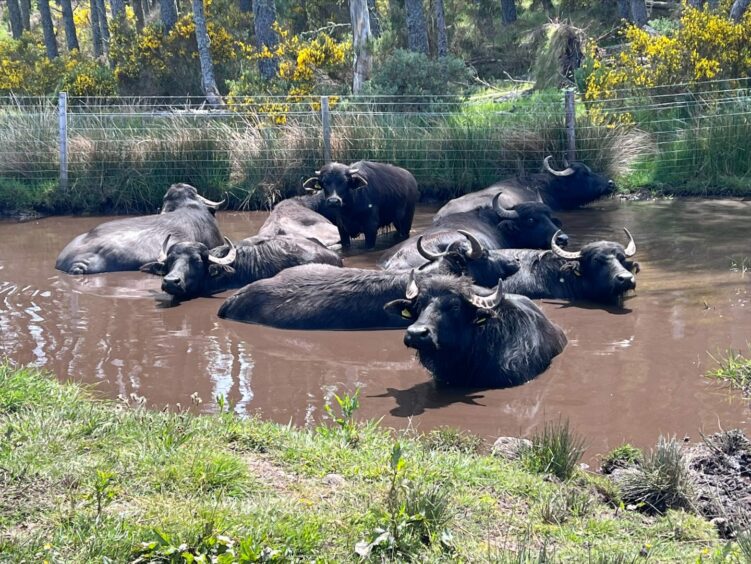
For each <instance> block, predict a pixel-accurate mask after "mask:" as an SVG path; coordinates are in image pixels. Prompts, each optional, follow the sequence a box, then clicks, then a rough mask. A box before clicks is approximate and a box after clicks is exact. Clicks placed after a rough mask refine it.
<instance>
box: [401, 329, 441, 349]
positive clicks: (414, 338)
mask: <svg viewBox="0 0 751 564" xmlns="http://www.w3.org/2000/svg"><path fill="white" fill-rule="evenodd" d="M404 344H405V345H406V346H408V347H410V348H413V349H418V350H419V349H424V348H428V347H432V346H434V339H433V332H432V331H431V330H430V327H428V326H427V325H422V324H418V323H415V324H413V325H410V326H409V327H407V331H406V333H405V334H404Z"/></svg>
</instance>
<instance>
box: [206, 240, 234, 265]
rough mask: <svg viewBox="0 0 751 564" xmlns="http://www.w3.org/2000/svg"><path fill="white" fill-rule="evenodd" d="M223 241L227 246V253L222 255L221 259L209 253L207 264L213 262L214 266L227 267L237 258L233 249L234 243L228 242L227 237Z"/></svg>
mask: <svg viewBox="0 0 751 564" xmlns="http://www.w3.org/2000/svg"><path fill="white" fill-rule="evenodd" d="M224 240H225V242H226V243H227V244H228V245H229V251H227V254H226V255H224V256H223V257H222V258H219V257H215V256H214V255H212V254H211V253H209V262H213V263H214V264H220V265H223V266H227V265H230V264H232V263H233V262H235V257H236V256H237V249H236V248H235V245H234V243H233V242H232V241H230V240H229V237H225V238H224Z"/></svg>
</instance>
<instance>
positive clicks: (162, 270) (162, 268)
mask: <svg viewBox="0 0 751 564" xmlns="http://www.w3.org/2000/svg"><path fill="white" fill-rule="evenodd" d="M138 270H140V271H141V272H146V273H148V274H156V275H157V276H164V275H165V274H167V265H166V264H164V263H163V262H159V261H155V262H147V263H146V264H144V265H141V267H140V268H139V269H138Z"/></svg>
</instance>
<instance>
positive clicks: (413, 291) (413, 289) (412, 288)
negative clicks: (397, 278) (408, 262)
mask: <svg viewBox="0 0 751 564" xmlns="http://www.w3.org/2000/svg"><path fill="white" fill-rule="evenodd" d="M419 293H420V289H419V288H418V287H417V282H416V281H415V269H414V268H413V269H412V271H411V272H410V273H409V283H408V284H407V291H406V292H405V296H406V297H407V299H408V300H414V299H415V298H416V297H417V294H419Z"/></svg>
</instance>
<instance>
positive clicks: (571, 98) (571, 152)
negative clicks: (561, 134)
mask: <svg viewBox="0 0 751 564" xmlns="http://www.w3.org/2000/svg"><path fill="white" fill-rule="evenodd" d="M564 99H565V108H566V159H568V162H570V163H572V162H574V161H575V160H576V93H575V91H574V89H573V88H567V89H566V91H565V97H564Z"/></svg>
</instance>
